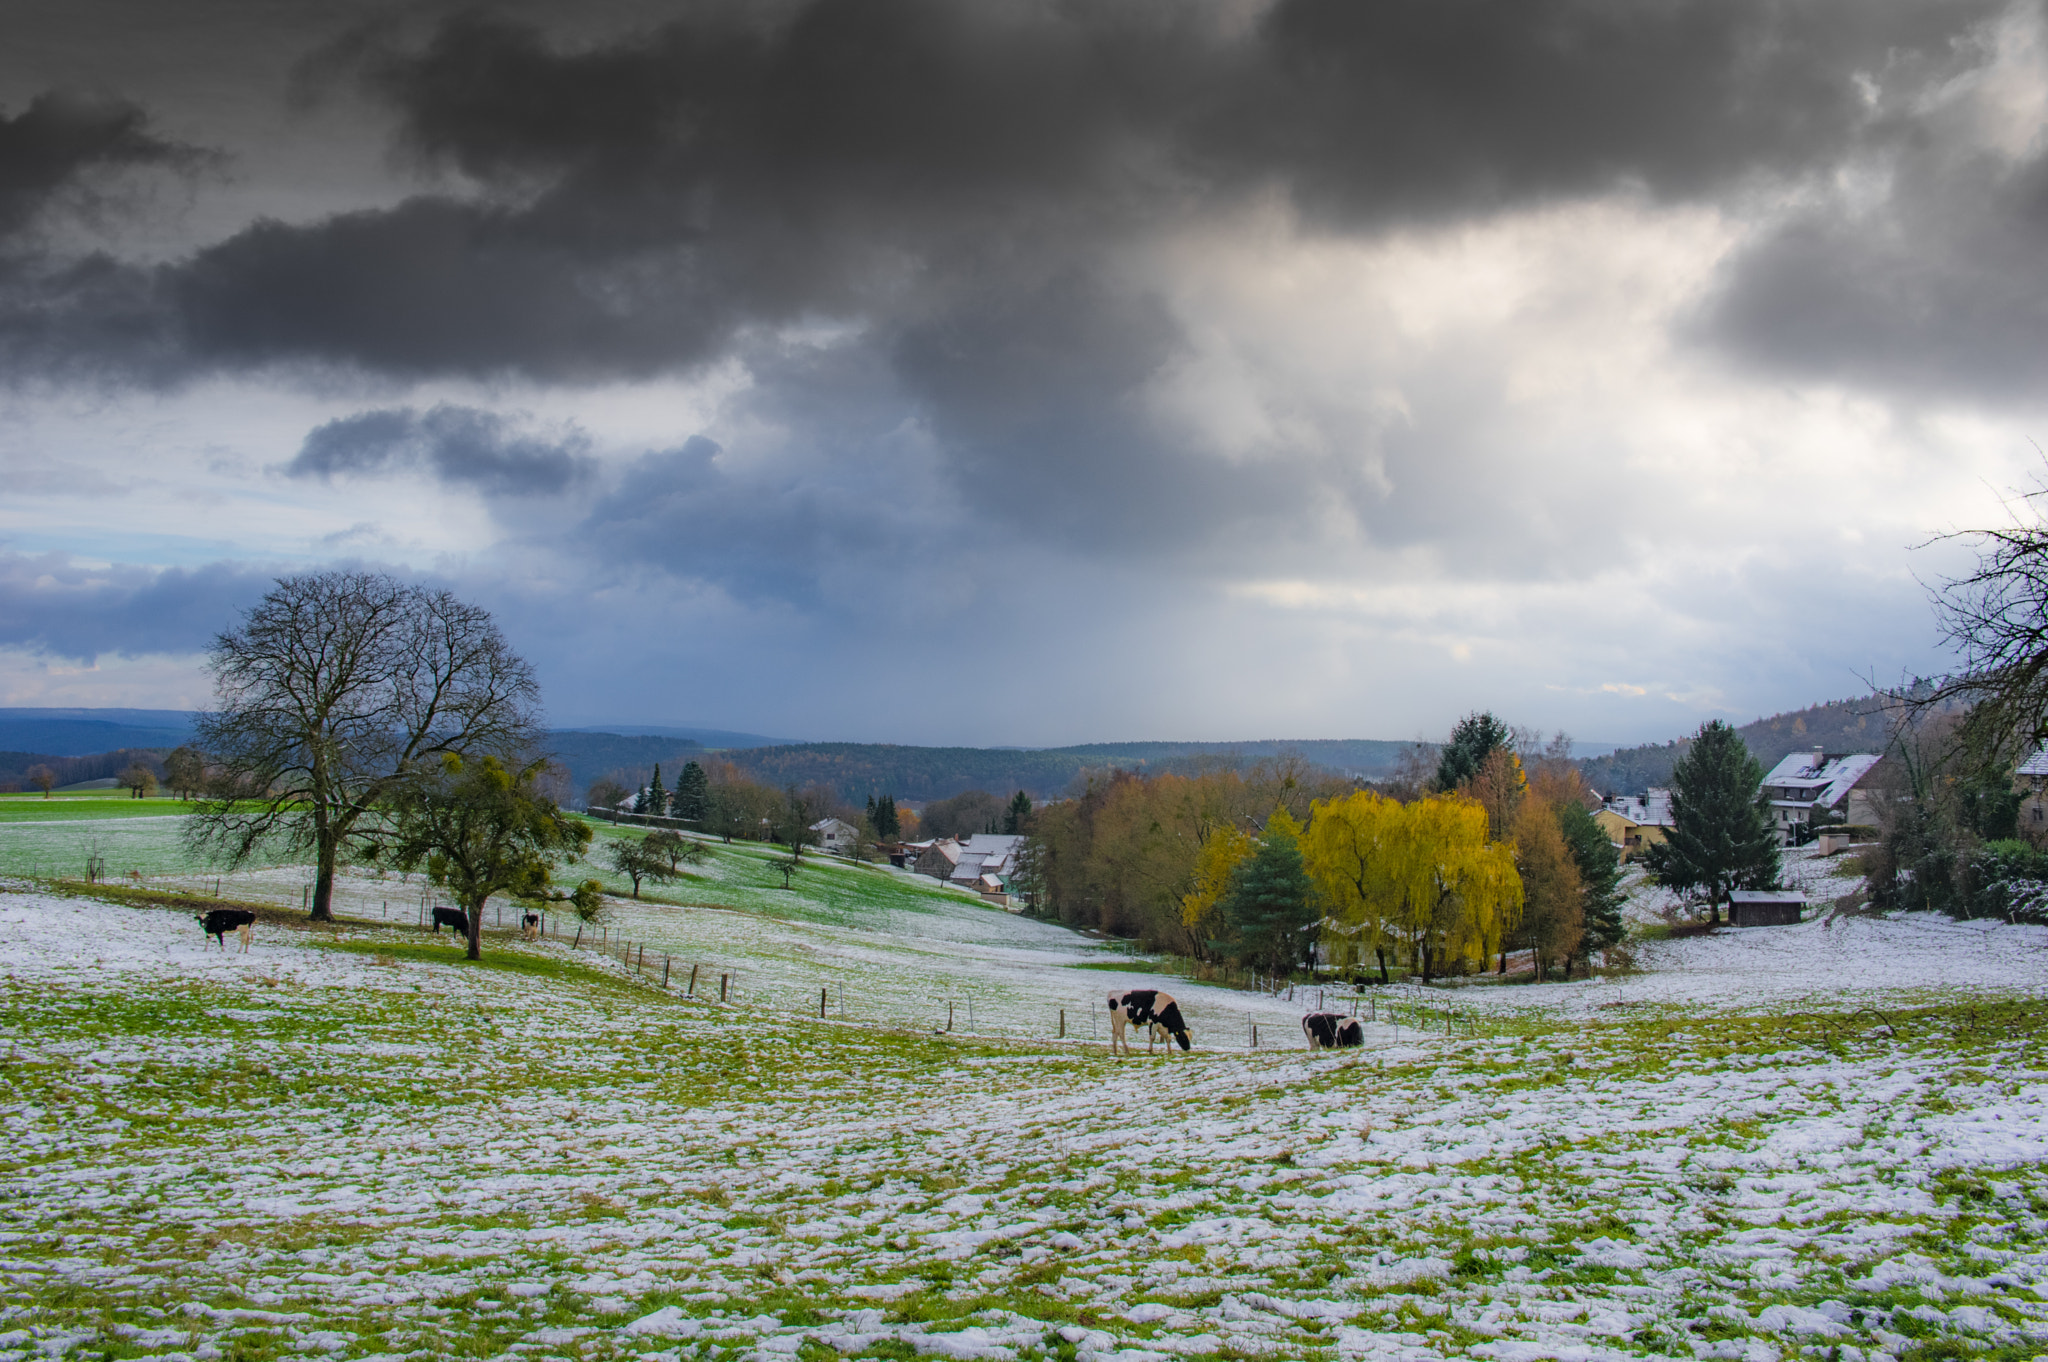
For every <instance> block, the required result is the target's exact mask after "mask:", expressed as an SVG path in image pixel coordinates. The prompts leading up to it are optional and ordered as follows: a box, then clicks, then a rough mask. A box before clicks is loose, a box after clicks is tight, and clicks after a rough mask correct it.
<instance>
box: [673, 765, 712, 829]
mask: <svg viewBox="0 0 2048 1362" xmlns="http://www.w3.org/2000/svg"><path fill="white" fill-rule="evenodd" d="M669 807H670V808H671V809H673V810H674V811H675V816H676V817H678V818H681V819H683V820H685V821H686V822H691V823H701V822H703V821H704V819H705V818H706V817H707V816H709V814H710V811H711V781H710V780H709V778H707V777H706V776H705V774H704V768H703V767H701V766H699V765H698V764H697V763H696V762H694V761H693V762H690V763H688V764H686V765H685V766H684V767H683V773H682V774H681V775H679V776H677V777H676V792H675V794H674V795H672V796H671V797H670V799H669Z"/></svg>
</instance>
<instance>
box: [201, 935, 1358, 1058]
mask: <svg viewBox="0 0 2048 1362" xmlns="http://www.w3.org/2000/svg"><path fill="white" fill-rule="evenodd" d="M198 922H199V925H200V926H201V927H203V928H205V929H206V935H207V938H208V939H209V940H212V941H217V942H219V943H220V948H221V950H222V951H226V950H227V948H228V943H227V934H228V933H229V932H233V933H234V934H235V935H236V937H238V938H239V939H240V940H241V943H242V950H243V951H244V952H246V951H247V950H248V949H249V929H250V928H251V927H253V926H255V924H256V915H255V914H254V913H251V912H248V911H246V910H245V909H241V908H215V909H212V910H211V911H209V912H207V913H205V914H204V915H203V916H201V917H200V918H199V919H198ZM443 927H447V928H449V929H451V930H452V931H454V932H455V934H456V935H457V936H462V937H466V936H468V935H469V915H468V914H467V913H465V912H463V911H462V910H461V909H460V908H436V909H434V931H435V932H436V933H439V932H440V930H441V929H442V928H443ZM519 934H520V935H521V936H523V937H525V938H526V939H527V940H528V941H532V940H534V939H535V938H536V937H537V936H538V935H539V934H540V916H539V914H537V913H528V914H526V915H525V916H524V917H523V918H522V919H521V921H520V924H519ZM1134 1030H1139V1031H1143V1032H1144V1034H1145V1053H1146V1054H1148V1055H1149V1054H1156V1053H1158V1047H1159V1046H1160V1045H1161V1044H1162V1043H1163V1044H1165V1046H1166V1049H1167V1053H1168V1054H1171V1053H1172V1052H1173V1047H1174V1046H1175V1045H1179V1046H1180V1048H1181V1049H1183V1050H1191V1049H1193V1048H1194V1037H1193V1036H1192V1035H1191V1034H1190V1033H1189V1031H1188V1023H1187V1019H1186V1018H1185V1017H1183V1016H1182V1015H1181V1011H1180V1004H1179V1003H1177V1002H1175V1001H1174V1000H1173V995H1172V994H1170V993H1163V992H1161V991H1160V990H1158V989H1156V988H1130V989H1125V990H1123V991H1122V992H1120V993H1112V994H1110V995H1109V1052H1110V1053H1111V1054H1118V1053H1122V1054H1126V1055H1133V1054H1136V1053H1137V1051H1135V1050H1133V1049H1132V1048H1131V1038H1130V1033H1131V1032H1132V1031H1134ZM1301 1031H1302V1034H1303V1035H1305V1036H1307V1037H1308V1048H1309V1049H1311V1050H1346V1049H1351V1048H1354V1047H1356V1046H1360V1045H1363V1044H1365V1028H1364V1027H1363V1026H1362V1025H1360V1024H1359V1021H1358V1018H1356V1017H1347V1016H1344V1015H1343V1014H1342V1013H1338V1012H1311V1013H1309V1014H1308V1015H1307V1016H1305V1017H1303V1018H1302V1019H1301Z"/></svg>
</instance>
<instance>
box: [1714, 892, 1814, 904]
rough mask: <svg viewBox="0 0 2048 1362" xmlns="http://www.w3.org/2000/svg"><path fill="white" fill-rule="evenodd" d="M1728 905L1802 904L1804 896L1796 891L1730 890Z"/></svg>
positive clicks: (1804, 900) (1804, 899)
mask: <svg viewBox="0 0 2048 1362" xmlns="http://www.w3.org/2000/svg"><path fill="white" fill-rule="evenodd" d="M1728 901H1729V902H1730V903H1804V902H1806V895H1805V894H1804V893H1802V892H1800V891H1799V890H1797V889H1731V890H1729V891H1728Z"/></svg>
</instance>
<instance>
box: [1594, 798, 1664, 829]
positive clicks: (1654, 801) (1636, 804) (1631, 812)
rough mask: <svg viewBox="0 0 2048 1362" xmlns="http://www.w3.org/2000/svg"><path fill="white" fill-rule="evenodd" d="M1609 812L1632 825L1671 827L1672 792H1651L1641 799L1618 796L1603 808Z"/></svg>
mask: <svg viewBox="0 0 2048 1362" xmlns="http://www.w3.org/2000/svg"><path fill="white" fill-rule="evenodd" d="M1601 807H1602V808H1604V809H1606V810H1607V812H1609V813H1612V814H1619V815H1620V816H1621V817H1623V818H1626V819H1627V820H1628V821H1629V822H1631V823H1636V824H1647V825H1648V826H1650V827H1653V828H1668V827H1670V826H1671V791H1669V790H1651V791H1650V792H1649V793H1648V794H1645V795H1643V796H1641V797H1637V796H1635V795H1617V796H1615V797H1614V798H1613V799H1610V800H1608V801H1607V802H1606V803H1605V804H1603V805H1602V806H1601Z"/></svg>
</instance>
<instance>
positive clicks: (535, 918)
mask: <svg viewBox="0 0 2048 1362" xmlns="http://www.w3.org/2000/svg"><path fill="white" fill-rule="evenodd" d="M519 934H520V935H521V936H523V937H525V938H526V939H527V940H528V941H538V940H540V914H539V913H528V914H527V915H526V916H525V917H522V918H520V919H519Z"/></svg>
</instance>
